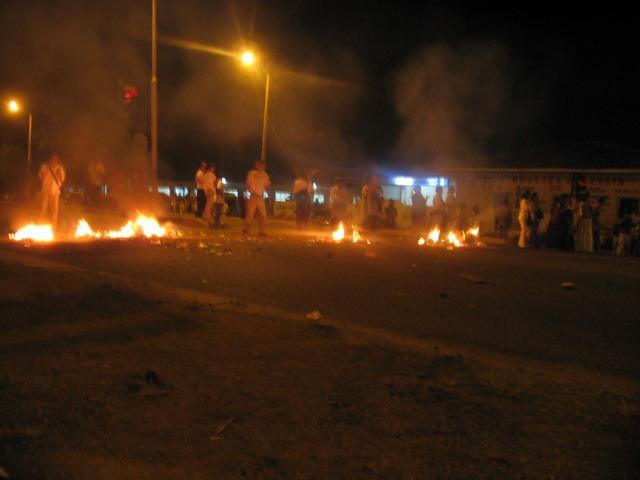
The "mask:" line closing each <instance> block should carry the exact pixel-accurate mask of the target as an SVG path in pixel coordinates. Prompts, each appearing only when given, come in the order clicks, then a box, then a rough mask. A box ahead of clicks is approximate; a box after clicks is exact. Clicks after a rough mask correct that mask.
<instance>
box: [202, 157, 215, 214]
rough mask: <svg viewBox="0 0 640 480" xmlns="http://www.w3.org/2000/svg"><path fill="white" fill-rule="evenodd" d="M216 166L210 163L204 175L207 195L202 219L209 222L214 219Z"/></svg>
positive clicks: (205, 194) (205, 193)
mask: <svg viewBox="0 0 640 480" xmlns="http://www.w3.org/2000/svg"><path fill="white" fill-rule="evenodd" d="M215 171H216V168H215V167H214V166H213V165H209V166H208V167H206V168H205V172H204V175H203V187H204V196H205V199H206V201H205V205H204V210H203V211H202V217H201V218H202V220H204V221H205V222H207V223H211V222H212V220H213V205H214V203H215V201H216V183H217V179H216V174H215Z"/></svg>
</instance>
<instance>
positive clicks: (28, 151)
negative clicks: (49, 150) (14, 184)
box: [27, 113, 33, 198]
mask: <svg viewBox="0 0 640 480" xmlns="http://www.w3.org/2000/svg"><path fill="white" fill-rule="evenodd" d="M32 130H33V116H32V115H31V113H29V133H28V134H27V198H31V131H32Z"/></svg>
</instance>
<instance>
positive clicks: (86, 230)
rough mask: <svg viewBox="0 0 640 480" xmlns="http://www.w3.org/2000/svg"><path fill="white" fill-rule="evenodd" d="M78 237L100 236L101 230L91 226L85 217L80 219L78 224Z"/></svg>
mask: <svg viewBox="0 0 640 480" xmlns="http://www.w3.org/2000/svg"><path fill="white" fill-rule="evenodd" d="M75 237H76V238H100V233H99V232H94V231H93V230H92V229H91V227H90V226H89V222H87V221H86V220H85V219H84V218H81V219H80V220H79V221H78V226H77V227H76V233H75Z"/></svg>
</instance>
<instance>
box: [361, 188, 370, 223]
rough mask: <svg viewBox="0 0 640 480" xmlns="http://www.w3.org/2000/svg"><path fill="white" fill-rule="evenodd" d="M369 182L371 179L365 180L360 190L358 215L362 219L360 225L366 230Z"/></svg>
mask: <svg viewBox="0 0 640 480" xmlns="http://www.w3.org/2000/svg"><path fill="white" fill-rule="evenodd" d="M370 182H371V178H367V180H366V181H365V182H364V185H363V186H362V190H361V191H360V215H361V218H362V222H361V225H362V226H363V227H364V228H367V226H368V225H367V221H368V215H367V201H368V199H369V183H370Z"/></svg>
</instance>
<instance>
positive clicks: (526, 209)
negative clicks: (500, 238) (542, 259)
mask: <svg viewBox="0 0 640 480" xmlns="http://www.w3.org/2000/svg"><path fill="white" fill-rule="evenodd" d="M530 199H531V193H530V192H529V190H527V191H525V192H524V193H523V194H522V196H521V197H520V210H518V222H519V223H520V238H519V239H518V247H520V248H527V247H528V246H529V238H530V232H531V230H530V222H531V204H530Z"/></svg>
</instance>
